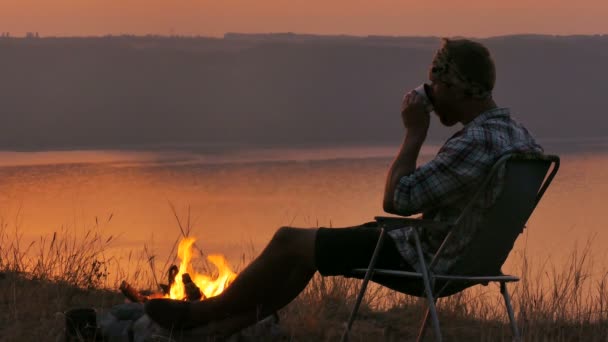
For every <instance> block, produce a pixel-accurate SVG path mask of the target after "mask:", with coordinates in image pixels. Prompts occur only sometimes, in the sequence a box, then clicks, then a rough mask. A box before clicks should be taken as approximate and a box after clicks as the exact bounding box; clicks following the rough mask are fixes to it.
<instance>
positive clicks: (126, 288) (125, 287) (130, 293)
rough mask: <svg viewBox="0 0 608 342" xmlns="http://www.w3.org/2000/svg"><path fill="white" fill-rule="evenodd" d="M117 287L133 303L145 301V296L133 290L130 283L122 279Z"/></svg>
mask: <svg viewBox="0 0 608 342" xmlns="http://www.w3.org/2000/svg"><path fill="white" fill-rule="evenodd" d="M119 289H120V292H122V294H123V295H124V296H125V297H127V299H129V300H130V301H132V302H133V303H143V302H145V301H146V297H144V296H142V295H141V294H140V293H139V292H137V290H135V289H134V288H133V287H132V286H131V285H129V283H127V282H126V281H124V280H123V281H122V283H120V287H119Z"/></svg>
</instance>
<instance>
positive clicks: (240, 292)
mask: <svg viewBox="0 0 608 342" xmlns="http://www.w3.org/2000/svg"><path fill="white" fill-rule="evenodd" d="M316 233H317V230H316V229H301V228H289V227H282V228H280V229H279V230H278V231H277V232H276V233H275V235H274V237H273V238H272V240H271V241H270V243H269V244H268V245H267V246H266V248H265V249H264V251H262V253H261V254H260V255H259V256H258V257H257V258H256V259H255V260H254V261H253V262H252V263H251V264H249V266H247V267H246V268H245V269H244V270H243V271H242V272H241V273H240V274H239V275H238V276H237V278H236V279H235V280H234V282H233V283H232V284H231V285H230V286H229V287H228V288H227V289H226V290H225V291H224V292H223V293H222V294H221V295H219V296H217V297H213V298H209V299H207V300H204V301H201V302H196V303H188V302H182V301H169V300H151V301H149V302H147V303H146V313H147V314H148V315H149V316H150V317H151V318H152V319H153V320H154V321H156V322H157V323H159V324H160V325H161V326H165V327H167V328H171V327H188V328H191V327H196V326H201V325H204V324H206V323H208V322H210V321H216V320H223V319H225V318H228V317H230V316H235V315H241V314H245V313H248V312H259V313H260V314H262V315H264V314H268V313H272V312H273V311H275V310H278V309H280V308H281V307H283V306H285V305H287V304H288V303H289V302H291V301H292V300H293V299H294V298H295V297H296V296H297V295H298V294H299V293H300V292H301V291H302V290H303V289H304V288H305V287H306V285H307V284H308V282H309V281H310V279H311V278H312V276H313V275H314V273H315V272H316V267H315V260H314V258H315V255H314V254H315V252H314V251H315V239H316ZM259 318H263V316H262V317H259ZM252 323H253V322H252Z"/></svg>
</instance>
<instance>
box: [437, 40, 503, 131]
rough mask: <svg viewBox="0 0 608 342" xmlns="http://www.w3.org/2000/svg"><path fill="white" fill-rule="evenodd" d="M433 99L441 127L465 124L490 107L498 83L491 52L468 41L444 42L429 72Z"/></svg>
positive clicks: (492, 103) (480, 45)
mask: <svg viewBox="0 0 608 342" xmlns="http://www.w3.org/2000/svg"><path fill="white" fill-rule="evenodd" d="M429 79H430V80H431V94H430V95H431V99H432V101H433V106H434V108H435V113H436V114H437V115H438V116H439V119H440V120H441V123H443V124H444V125H446V126H453V125H455V124H456V123H457V122H463V123H466V122H468V121H470V119H471V116H473V117H474V116H476V115H478V114H479V113H476V112H478V111H479V108H482V109H483V108H484V107H491V106H492V105H494V101H493V100H492V90H493V89H494V83H495V81H496V70H495V67H494V61H493V60H492V57H491V56H490V52H489V51H488V49H487V48H486V47H485V46H483V45H482V44H480V43H477V42H474V41H471V40H468V39H443V40H442V46H441V48H440V49H439V50H437V52H436V53H435V57H434V58H433V63H432V65H431V68H430V70H429Z"/></svg>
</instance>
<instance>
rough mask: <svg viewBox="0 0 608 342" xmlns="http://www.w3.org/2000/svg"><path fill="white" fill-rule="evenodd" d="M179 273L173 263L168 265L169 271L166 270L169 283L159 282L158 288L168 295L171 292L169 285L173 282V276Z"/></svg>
mask: <svg viewBox="0 0 608 342" xmlns="http://www.w3.org/2000/svg"><path fill="white" fill-rule="evenodd" d="M178 273H179V268H178V267H177V266H175V265H171V267H169V271H167V278H168V280H169V285H167V284H159V285H158V286H160V289H161V290H162V291H163V294H165V295H168V294H169V293H170V292H171V286H173V284H175V277H177V274H178Z"/></svg>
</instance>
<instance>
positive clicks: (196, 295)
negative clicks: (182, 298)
mask: <svg viewBox="0 0 608 342" xmlns="http://www.w3.org/2000/svg"><path fill="white" fill-rule="evenodd" d="M182 282H183V283H184V290H185V292H186V298H187V299H188V300H189V301H197V300H202V299H204V298H203V297H204V296H203V293H202V292H201V289H200V288H199V287H198V286H196V284H195V283H194V282H193V281H192V278H190V275H189V274H188V273H184V274H183V275H182Z"/></svg>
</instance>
